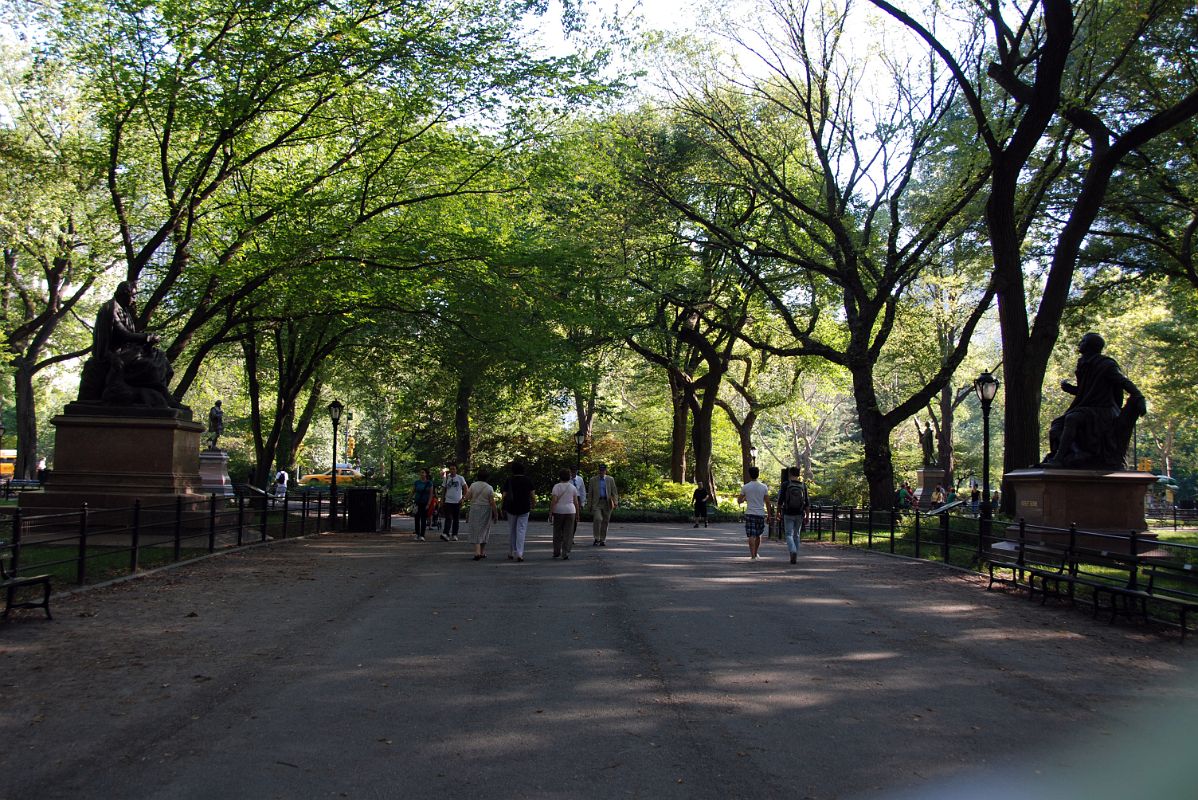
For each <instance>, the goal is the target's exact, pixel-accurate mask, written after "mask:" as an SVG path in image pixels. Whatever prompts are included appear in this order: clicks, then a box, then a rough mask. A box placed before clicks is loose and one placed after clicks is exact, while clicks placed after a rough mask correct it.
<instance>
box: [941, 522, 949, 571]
mask: <svg viewBox="0 0 1198 800" xmlns="http://www.w3.org/2000/svg"><path fill="white" fill-rule="evenodd" d="M948 525H949V519H948V512H947V511H941V512H940V560H941V561H943V562H944V563H945V564H947V563H948Z"/></svg>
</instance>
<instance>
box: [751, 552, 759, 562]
mask: <svg viewBox="0 0 1198 800" xmlns="http://www.w3.org/2000/svg"><path fill="white" fill-rule="evenodd" d="M749 560H750V561H756V560H757V554H756V553H754V554H753V555H751V556H749Z"/></svg>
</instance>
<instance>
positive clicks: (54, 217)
mask: <svg viewBox="0 0 1198 800" xmlns="http://www.w3.org/2000/svg"><path fill="white" fill-rule="evenodd" d="M0 58H2V59H3V60H2V62H0V70H2V78H0V87H2V89H0V92H2V94H0V114H2V115H3V116H4V117H5V118H6V120H7V124H6V125H5V126H3V127H2V128H0V164H2V165H3V169H2V170H0V196H2V197H3V201H2V202H0V247H2V249H3V259H4V263H3V285H2V287H0V293H2V294H0V316H2V320H0V328H2V335H3V337H4V343H5V349H6V350H7V352H8V355H9V356H10V358H11V367H12V374H13V385H14V390H15V392H14V393H15V395H16V396H15V406H16V419H17V430H16V431H15V433H16V435H17V460H16V465H15V468H14V475H15V476H16V477H18V478H32V477H33V475H34V470H35V468H36V463H37V438H38V432H37V409H36V405H35V393H34V377H35V376H36V375H37V374H38V373H40V372H41V371H42V370H44V369H46V368H47V367H49V366H51V365H53V364H57V363H61V362H64V361H70V360H72V359H74V358H77V357H78V356H80V355H82V354H84V353H86V352H87V351H88V349H89V348H88V343H87V339H88V338H89V337H88V335H87V331H86V330H85V329H84V327H83V326H82V325H80V324H78V322H77V321H76V320H77V319H78V317H79V316H86V311H84V309H85V308H87V307H88V306H89V303H88V294H89V292H90V290H91V288H92V286H93V285H94V284H95V283H96V281H97V280H98V279H99V278H100V277H101V276H102V275H103V274H104V272H105V271H106V270H107V269H108V268H109V267H111V266H113V265H114V264H115V263H116V261H117V258H116V253H115V252H114V251H113V250H112V248H111V246H110V242H111V237H112V234H113V230H112V228H111V226H109V225H108V224H107V221H106V219H105V217H104V215H103V213H102V211H103V203H102V194H101V192H102V188H103V180H102V178H103V173H102V171H101V170H100V169H99V168H98V163H97V159H96V158H95V148H94V145H95V143H94V141H93V140H92V138H91V135H90V133H91V131H90V119H89V118H88V116H87V114H86V112H85V110H84V109H83V108H82V106H81V104H80V102H79V99H78V96H77V93H76V90H75V86H74V84H73V83H72V82H70V81H69V80H67V76H64V75H62V74H61V72H60V71H58V70H56V69H55V68H54V65H52V64H50V65H42V66H40V67H39V66H38V65H35V64H34V63H33V61H32V59H31V58H30V57H29V55H28V54H27V53H20V52H13V51H9V52H5V53H3V55H2V56H0ZM81 312H82V313H81ZM64 327H65V328H67V329H70V330H69V331H68V330H65V329H64Z"/></svg>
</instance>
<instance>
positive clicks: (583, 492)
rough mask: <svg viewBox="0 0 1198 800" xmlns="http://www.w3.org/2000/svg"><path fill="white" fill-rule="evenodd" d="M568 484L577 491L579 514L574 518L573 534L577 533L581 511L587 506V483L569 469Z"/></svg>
mask: <svg viewBox="0 0 1198 800" xmlns="http://www.w3.org/2000/svg"><path fill="white" fill-rule="evenodd" d="M570 484H571V485H572V486H573V487H574V488H575V489H577V490H578V508H579V509H580V511H579V513H578V514H576V515H575V516H574V532H575V533H577V532H578V523H579V522H580V521H581V520H582V513H581V509H582V507H583V506H585V505H586V504H587V482H586V481H585V480H583V477H582V474H581V473H579V471H578V470H577V469H576V468H574V467H571V468H570Z"/></svg>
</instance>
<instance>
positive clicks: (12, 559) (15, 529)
mask: <svg viewBox="0 0 1198 800" xmlns="http://www.w3.org/2000/svg"><path fill="white" fill-rule="evenodd" d="M21 519H22V518H21V509H20V507H18V508H17V510H16V511H14V512H12V551H11V554H10V555H9V557H8V566H9V569H11V570H12V575H13V577H14V578H15V577H16V576H17V575H20V574H21V528H23V527H24V525H23V524H22V522H21Z"/></svg>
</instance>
